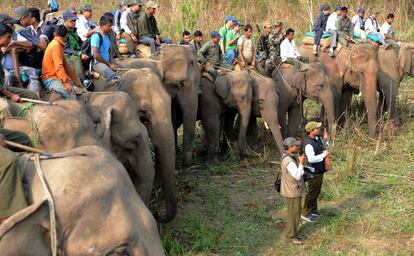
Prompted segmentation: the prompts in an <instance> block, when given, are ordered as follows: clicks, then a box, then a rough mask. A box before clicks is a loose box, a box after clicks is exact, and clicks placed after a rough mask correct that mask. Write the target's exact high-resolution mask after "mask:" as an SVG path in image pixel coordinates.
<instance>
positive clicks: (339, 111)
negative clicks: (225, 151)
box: [0, 43, 414, 255]
mask: <svg viewBox="0 0 414 256" xmlns="http://www.w3.org/2000/svg"><path fill="white" fill-rule="evenodd" d="M300 51H301V53H302V54H303V55H305V56H308V57H310V60H311V63H309V64H303V65H302V66H301V68H300V70H294V69H293V67H291V66H289V65H285V64H282V65H280V66H278V67H277V68H276V69H275V71H274V74H273V79H272V78H267V77H264V76H262V75H260V74H258V73H257V72H256V71H253V70H241V71H223V72H221V73H219V74H218V76H217V78H216V79H215V80H214V81H212V79H211V77H209V76H204V74H203V72H202V71H200V68H199V66H198V63H197V61H196V56H195V54H194V52H193V51H192V50H191V49H190V48H187V47H183V46H177V45H165V46H163V47H162V48H161V51H160V52H159V54H158V55H157V56H155V57H154V58H152V59H134V60H124V61H122V64H123V65H124V66H126V67H127V68H125V69H123V70H122V71H120V72H121V77H122V78H121V82H120V83H121V85H122V86H121V91H115V88H107V87H106V85H105V83H104V82H103V80H104V79H101V78H96V80H95V81H94V90H95V92H87V93H83V94H81V95H78V100H77V101H68V100H57V101H55V102H54V103H53V104H52V105H43V104H36V105H33V106H32V107H31V108H30V109H28V110H27V111H26V112H25V115H24V116H23V117H11V118H8V119H7V120H6V121H5V128H8V129H13V130H19V131H23V132H25V133H27V134H29V135H30V136H31V137H32V138H35V137H36V138H38V142H39V145H38V146H39V148H41V149H45V150H47V151H48V152H49V153H51V154H52V157H50V158H49V159H44V160H42V161H41V164H42V169H43V172H44V173H45V176H46V179H47V182H48V184H49V187H50V190H51V191H52V194H53V197H54V200H55V202H56V216H57V231H58V232H57V233H58V249H59V250H60V251H62V252H63V253H65V254H68V255H71V254H73V255H84V254H99V255H164V252H163V250H162V246H161V243H160V238H159V235H158V232H157V227H156V222H155V220H154V217H153V216H155V217H156V219H157V220H158V221H159V222H169V221H172V220H173V219H174V218H175V216H176V214H177V192H176V186H175V168H176V155H177V151H178V149H179V147H178V146H177V129H178V128H179V127H180V126H181V125H182V126H183V139H182V144H183V145H182V149H181V158H182V163H183V165H186V166H188V165H191V163H192V158H193V145H194V139H195V128H196V122H197V120H201V125H202V128H203V130H204V132H203V135H204V136H205V139H206V140H205V141H206V147H207V157H206V163H207V164H216V163H217V162H218V161H219V155H220V145H221V144H220V142H221V140H222V139H223V137H227V138H231V139H232V138H236V139H237V145H238V150H239V153H240V155H242V156H243V155H246V152H247V145H249V146H251V147H252V148H255V147H256V146H257V142H258V139H257V118H258V117H261V118H262V119H263V121H264V122H265V123H266V126H267V127H268V128H269V129H270V131H271V133H272V135H273V138H274V141H275V143H276V145H277V147H278V149H279V151H280V152H283V151H284V149H283V145H282V142H283V138H284V137H286V136H292V135H296V134H297V131H298V129H299V126H300V125H301V123H300V122H301V116H302V111H301V105H302V103H303V100H304V99H305V98H309V99H312V100H316V101H319V102H320V103H321V104H322V105H323V106H324V109H325V111H324V113H325V115H326V119H327V121H328V124H329V130H332V128H333V126H334V123H335V122H336V121H337V120H341V118H342V117H343V116H344V115H343V113H344V112H345V111H346V107H347V106H348V105H349V103H350V100H351V96H352V93H353V92H354V91H356V90H360V91H361V92H362V95H363V97H364V100H365V104H366V108H367V111H368V124H369V134H370V135H371V136H374V135H375V130H376V127H375V126H376V118H377V116H376V115H377V100H376V92H377V90H378V91H379V92H380V96H381V97H383V98H384V101H385V103H386V104H385V106H386V108H387V109H388V110H389V111H390V112H391V117H392V118H394V119H395V121H396V123H397V117H398V112H397V107H396V103H395V101H396V95H397V92H398V84H399V82H400V81H401V79H402V78H403V77H404V76H405V75H410V76H413V75H414V45H412V44H408V43H403V45H402V47H401V50H400V53H399V55H397V54H396V53H395V52H394V51H392V50H391V51H388V50H384V49H378V47H375V46H372V45H355V46H354V47H352V48H350V49H346V48H344V49H342V50H341V51H340V52H339V53H338V56H337V57H336V58H331V57H328V56H327V55H326V54H324V53H322V54H321V56H320V57H319V58H317V59H316V58H315V57H314V56H313V55H312V53H311V49H306V48H300ZM325 55H326V56H325ZM19 110H21V106H20V105H17V104H12V103H10V112H11V114H12V115H13V116H16V113H17V112H19ZM20 112H21V111H20ZM236 117H237V118H238V121H237V122H236ZM223 135H224V136H223ZM24 162H25V165H24V168H23V170H24V172H23V180H24V183H26V185H27V186H26V187H27V188H28V198H29V201H30V202H31V205H30V206H29V207H28V208H26V209H24V210H23V211H21V212H18V213H16V214H15V215H13V216H12V217H10V218H9V219H8V220H7V221H6V222H5V223H4V224H3V225H1V226H0V238H1V239H0V251H2V252H3V251H5V252H8V251H6V250H9V251H10V252H18V253H17V254H22V255H24V254H27V252H29V251H30V255H47V254H50V242H49V240H48V237H49V233H50V229H51V227H50V225H49V224H48V223H49V215H48V211H49V210H48V205H47V203H46V201H45V195H44V192H43V188H42V187H41V184H40V182H39V178H38V177H37V176H36V175H35V167H34V164H33V161H31V157H30V156H29V157H26V158H25V161H24ZM155 180H157V181H158V182H159V184H160V187H161V189H162V190H163V195H164V198H163V200H164V202H165V211H164V212H165V213H164V214H161V213H158V212H154V213H153V214H151V213H150V212H149V210H148V209H147V207H146V206H148V204H149V202H150V199H151V195H152V189H153V184H154V181H155ZM138 195H139V196H138ZM29 231H30V232H29ZM29 241H30V242H29ZM28 244H30V246H29V247H28V246H27V245H28ZM11 245H12V246H11ZM6 254H7V253H6Z"/></svg>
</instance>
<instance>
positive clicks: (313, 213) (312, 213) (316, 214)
mask: <svg viewBox="0 0 414 256" xmlns="http://www.w3.org/2000/svg"><path fill="white" fill-rule="evenodd" d="M310 215H312V216H314V217H319V216H321V213H320V212H319V211H318V210H313V211H312V212H311V214H310Z"/></svg>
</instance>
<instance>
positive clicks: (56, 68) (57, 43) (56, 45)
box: [42, 37, 81, 87]
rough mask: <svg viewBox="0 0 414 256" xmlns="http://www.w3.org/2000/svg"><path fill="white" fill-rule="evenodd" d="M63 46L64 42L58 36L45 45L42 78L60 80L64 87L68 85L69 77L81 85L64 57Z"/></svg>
mask: <svg viewBox="0 0 414 256" xmlns="http://www.w3.org/2000/svg"><path fill="white" fill-rule="evenodd" d="M64 47H65V42H63V40H62V38H60V37H55V38H54V39H53V40H52V42H50V44H49V45H48V46H47V48H46V51H45V55H44V57H43V62H42V80H47V79H56V80H61V81H62V83H63V84H64V85H65V86H66V87H69V86H71V84H70V81H69V78H70V79H71V80H72V81H73V82H74V83H75V84H77V85H81V82H80V80H79V78H78V76H77V75H76V73H75V71H73V69H72V67H71V65H70V64H69V63H68V62H67V61H66V59H65V55H64V53H63V52H64Z"/></svg>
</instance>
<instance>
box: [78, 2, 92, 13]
mask: <svg viewBox="0 0 414 256" xmlns="http://www.w3.org/2000/svg"><path fill="white" fill-rule="evenodd" d="M79 10H80V11H81V12H84V11H90V12H91V11H92V5H90V4H81V5H80V7H79Z"/></svg>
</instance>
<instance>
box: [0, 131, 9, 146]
mask: <svg viewBox="0 0 414 256" xmlns="http://www.w3.org/2000/svg"><path fill="white" fill-rule="evenodd" d="M0 146H1V147H5V148H6V147H7V144H6V137H4V135H3V134H1V133H0Z"/></svg>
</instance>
